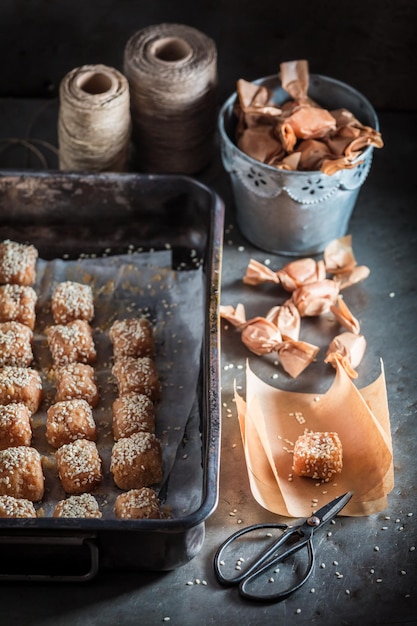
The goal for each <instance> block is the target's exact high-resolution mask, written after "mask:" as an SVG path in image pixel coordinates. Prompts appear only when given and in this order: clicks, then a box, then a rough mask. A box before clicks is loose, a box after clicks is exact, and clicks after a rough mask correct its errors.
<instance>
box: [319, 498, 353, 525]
mask: <svg viewBox="0 0 417 626" xmlns="http://www.w3.org/2000/svg"><path fill="white" fill-rule="evenodd" d="M352 496H353V491H348V492H346V493H344V494H343V495H342V496H339V497H338V498H335V499H334V500H332V501H331V502H328V503H327V504H325V505H324V506H322V507H321V509H319V510H318V511H316V512H315V513H314V517H317V518H318V519H319V520H320V524H319V526H322V525H323V524H326V522H329V521H330V520H331V519H333V518H334V517H336V515H337V514H338V513H340V511H341V510H342V509H343V508H344V507H345V506H346V504H347V503H348V502H349V500H350V499H351V497H352Z"/></svg>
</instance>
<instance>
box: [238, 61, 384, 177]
mask: <svg viewBox="0 0 417 626" xmlns="http://www.w3.org/2000/svg"><path fill="white" fill-rule="evenodd" d="M280 78H281V84H282V87H283V89H284V90H285V91H286V92H287V93H288V95H289V96H290V97H291V98H292V100H289V101H287V102H285V103H284V104H283V105H282V106H279V105H277V104H275V103H274V102H273V101H272V93H271V92H270V91H269V89H268V88H267V87H265V86H259V85H256V84H254V83H250V82H248V81H246V80H244V79H239V80H238V81H237V94H238V98H237V101H236V104H235V108H234V112H235V114H236V115H237V118H238V124H237V131H236V141H237V145H238V147H239V148H240V150H242V152H245V153H246V154H248V155H249V156H251V157H252V158H254V159H256V160H258V161H261V162H262V163H266V164H267V165H271V166H274V167H276V168H278V169H284V170H302V171H317V170H320V171H322V172H323V173H325V174H328V175H332V174H334V173H336V172H337V171H339V170H341V169H352V168H354V167H356V166H357V165H359V163H361V161H360V160H359V159H358V157H360V155H361V153H362V152H363V150H364V149H365V148H366V147H367V146H373V147H374V148H382V147H383V141H382V137H381V134H380V133H379V132H378V131H377V130H375V129H373V128H371V127H369V126H365V125H363V124H362V123H361V122H360V121H359V120H358V119H356V118H355V116H354V115H353V114H352V113H351V112H350V111H348V110H347V109H337V110H334V111H328V110H327V109H324V108H323V107H321V106H320V105H319V104H317V103H316V102H313V101H312V100H311V99H310V98H309V97H308V95H307V91H308V86H309V67H308V62H307V61H306V60H299V61H289V62H286V63H281V65H280Z"/></svg>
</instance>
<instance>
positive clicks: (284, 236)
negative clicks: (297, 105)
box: [218, 74, 379, 256]
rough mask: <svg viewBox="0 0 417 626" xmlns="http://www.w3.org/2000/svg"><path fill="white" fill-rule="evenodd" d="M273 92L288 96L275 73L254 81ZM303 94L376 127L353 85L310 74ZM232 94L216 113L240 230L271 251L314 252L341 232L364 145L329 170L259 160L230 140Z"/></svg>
mask: <svg viewBox="0 0 417 626" xmlns="http://www.w3.org/2000/svg"><path fill="white" fill-rule="evenodd" d="M254 82H256V83H257V84H262V85H265V86H267V87H268V88H269V89H271V90H272V92H273V100H274V102H276V103H277V104H281V103H283V102H285V101H286V100H288V98H289V97H288V94H287V93H286V92H285V91H284V90H283V89H282V87H281V83H280V80H279V77H278V76H277V75H274V76H267V77H265V78H260V79H259V80H257V81H254ZM308 95H309V96H310V97H311V98H312V99H313V100H315V101H316V102H318V103H319V104H320V105H322V106H323V107H325V108H327V109H330V110H332V109H339V108H345V109H348V110H349V111H351V112H352V113H353V114H354V115H355V116H356V117H357V118H358V119H359V121H360V122H362V124H365V125H367V126H371V127H372V128H374V129H375V130H379V121H378V117H377V114H376V112H375V110H374V109H373V107H372V105H371V104H370V102H369V101H368V100H367V99H366V98H365V97H364V96H363V95H362V94H360V93H359V92H358V91H356V90H355V89H353V88H352V87H350V86H349V85H346V84H345V83H342V82H340V81H338V80H334V79H333V78H328V77H326V76H320V75H318V74H311V75H310V83H309V90H308ZM235 100H236V93H234V94H232V95H231V96H230V98H228V100H226V102H225V103H224V105H223V106H222V108H221V110H220V113H219V119H218V123H219V131H220V139H221V151H222V161H223V165H224V167H225V169H226V171H227V172H228V173H229V175H230V179H231V184H232V190H233V195H234V200H235V205H236V220H237V224H238V226H239V229H240V230H241V232H242V234H243V235H244V236H245V237H246V238H247V239H248V240H249V241H250V242H251V243H252V244H254V245H255V246H256V247H258V248H260V249H262V250H266V251H268V252H274V253H276V254H284V255H292V256H307V255H313V254H318V253H320V252H322V251H323V250H324V248H325V247H326V245H327V243H329V242H330V241H332V240H333V239H336V238H338V237H342V236H344V235H345V234H346V233H347V230H348V225H349V221H350V218H351V215H352V211H353V209H354V206H355V203H356V199H357V197H358V194H359V190H360V187H361V186H362V185H363V183H364V182H365V179H366V177H367V175H368V172H369V170H370V167H371V162H372V155H373V147H372V146H368V147H367V148H366V149H365V150H364V151H363V153H362V154H361V156H360V157H359V158H358V159H357V161H358V162H359V161H360V163H359V164H358V165H356V167H354V168H353V169H345V170H340V171H339V172H337V173H335V174H333V175H331V176H329V175H327V174H323V173H322V172H320V171H314V172H299V171H296V172H293V171H284V170H278V169H276V168H275V167H272V166H270V165H265V164H263V163H261V162H260V161H257V160H255V159H253V158H251V157H249V156H248V155H246V154H245V153H243V152H242V151H241V150H239V148H238V147H237V146H236V144H235V140H234V137H235V129H236V117H235V116H234V114H233V106H234V103H235Z"/></svg>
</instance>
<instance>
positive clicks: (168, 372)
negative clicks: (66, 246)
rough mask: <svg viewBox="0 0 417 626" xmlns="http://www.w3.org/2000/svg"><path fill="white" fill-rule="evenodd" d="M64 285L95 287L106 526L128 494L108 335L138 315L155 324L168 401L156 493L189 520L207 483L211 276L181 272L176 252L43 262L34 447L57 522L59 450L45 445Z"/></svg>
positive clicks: (160, 417)
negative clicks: (204, 444)
mask: <svg viewBox="0 0 417 626" xmlns="http://www.w3.org/2000/svg"><path fill="white" fill-rule="evenodd" d="M64 280H75V281H78V282H81V283H86V284H90V285H91V286H92V289H93V294H94V306H95V315H94V319H93V321H92V328H93V333H94V334H93V336H94V341H95V345H96V349H97V354H98V357H97V362H96V363H95V364H94V370H95V374H96V379H97V383H98V386H99V390H100V401H99V404H98V406H97V407H96V408H95V409H94V410H93V414H94V418H95V421H96V423H97V427H98V440H97V447H98V450H99V454H100V456H101V459H102V462H103V474H104V477H103V481H102V483H101V485H100V486H99V487H98V488H97V489H96V490H95V491H94V492H93V495H94V496H95V497H96V498H97V500H98V502H99V504H100V508H101V511H102V513H103V518H104V519H109V518H110V519H111V518H114V512H113V505H114V501H115V498H116V497H117V495H118V494H119V493H121V490H120V489H118V488H117V487H116V485H115V484H114V481H113V478H112V476H111V474H110V469H109V468H110V456H111V450H112V446H113V443H114V439H113V435H112V403H113V401H114V399H115V398H116V397H117V389H116V383H115V379H114V377H113V376H112V374H111V367H112V364H113V356H112V355H113V351H112V346H111V342H110V339H109V335H108V331H109V328H110V326H111V324H112V323H113V321H114V320H115V319H123V318H125V317H132V316H136V315H145V316H147V317H148V318H149V319H150V320H151V322H152V323H153V327H154V336H155V342H156V357H155V360H156V364H157V368H158V372H159V375H160V379H161V383H162V398H161V400H160V402H159V403H158V404H157V405H156V407H155V411H156V424H155V426H156V434H157V436H158V437H159V438H160V440H161V443H162V454H163V469H164V477H163V480H162V482H161V484H160V485H155V486H154V487H155V489H156V490H157V492H158V493H159V495H160V497H161V500H162V502H163V504H164V506H166V507H168V508H169V510H170V512H171V514H172V516H173V517H183V516H185V515H187V514H189V513H190V512H191V511H193V510H196V508H198V506H199V505H200V502H201V494H202V480H203V476H202V471H203V468H202V462H201V432H200V421H201V417H200V412H199V408H198V405H199V403H198V377H199V372H200V359H201V345H202V339H203V332H204V331H203V329H204V323H203V320H204V307H205V300H204V276H203V270H202V267H197V268H196V269H193V270H190V271H188V270H187V271H186V270H183V271H175V270H174V269H173V268H172V252H171V251H170V250H163V251H151V252H141V253H132V254H126V255H118V256H116V255H115V256H109V257H107V258H100V259H94V258H84V259H77V260H74V261H71V260H62V259H54V260H51V261H45V260H43V259H39V261H38V264H37V281H36V285H35V287H36V291H37V293H38V296H39V297H38V307H37V320H36V332H35V337H34V340H35V341H34V343H35V345H34V348H35V350H34V352H35V355H36V362H35V365H34V366H35V367H36V368H37V369H39V370H40V371H41V375H42V379H43V389H44V396H45V397H44V401H43V403H42V405H41V407H40V410H39V411H38V412H37V413H36V414H35V415H34V417H33V426H34V437H33V443H32V445H33V446H34V447H35V448H37V449H38V450H39V452H40V453H41V455H42V457H43V460H44V463H43V465H44V473H45V497H44V499H43V501H42V502H41V503H40V506H41V508H42V512H43V515H45V516H49V515H51V514H52V512H53V509H54V506H55V504H56V502H57V501H58V500H60V499H62V498H64V497H65V493H64V491H63V489H62V487H61V485H60V481H59V479H58V476H57V470H56V466H55V450H54V449H53V448H52V447H51V446H49V445H48V443H47V441H46V437H45V422H46V411H47V409H48V407H49V406H50V405H51V404H53V402H54V397H55V385H54V383H53V379H52V377H51V368H52V360H51V355H50V352H49V349H48V347H47V344H46V339H45V330H46V328H47V327H48V326H49V325H50V324H52V323H53V320H52V315H51V311H50V301H51V294H52V290H53V288H54V286H55V285H56V284H57V283H58V282H62V281H64ZM191 303H192V306H191Z"/></svg>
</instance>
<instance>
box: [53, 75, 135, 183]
mask: <svg viewBox="0 0 417 626" xmlns="http://www.w3.org/2000/svg"><path fill="white" fill-rule="evenodd" d="M59 96H60V109H59V119H58V142H59V167H60V169H61V170H76V171H93V172H102V171H113V172H121V171H124V170H126V169H127V159H128V150H129V142H130V131H131V121H130V97H129V83H128V82H127V79H126V77H125V76H123V74H121V73H120V72H118V71H117V70H116V69H114V68H112V67H107V66H106V65H83V66H82V67H77V68H75V69H73V70H72V71H71V72H69V73H68V74H67V75H66V76H65V77H64V78H63V80H62V81H61V84H60V90H59Z"/></svg>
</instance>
